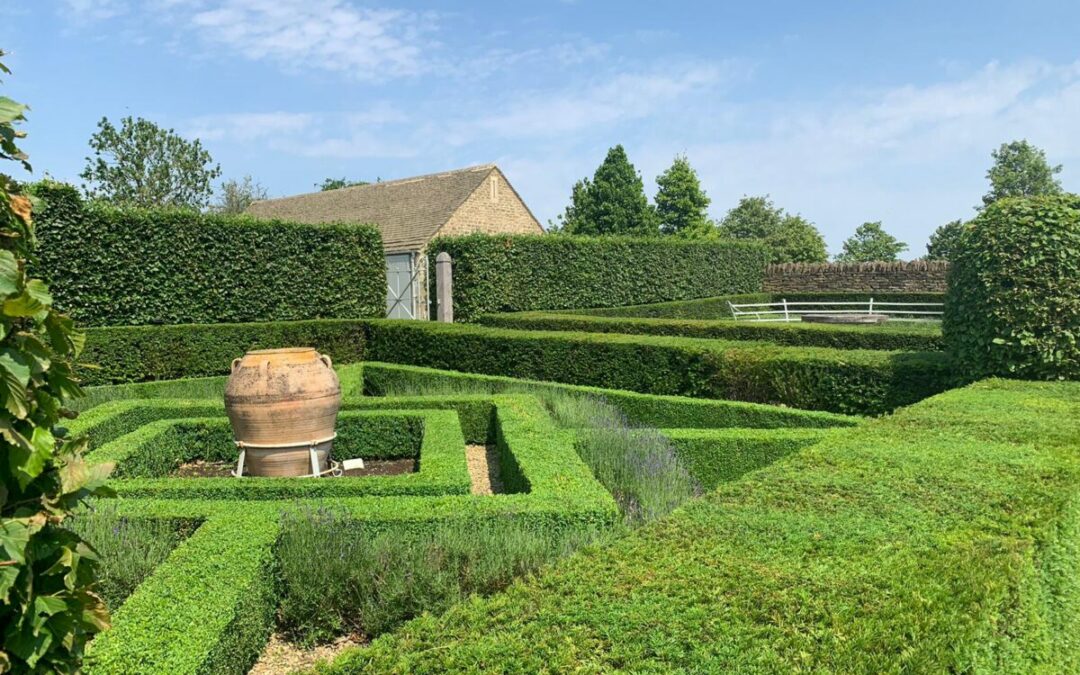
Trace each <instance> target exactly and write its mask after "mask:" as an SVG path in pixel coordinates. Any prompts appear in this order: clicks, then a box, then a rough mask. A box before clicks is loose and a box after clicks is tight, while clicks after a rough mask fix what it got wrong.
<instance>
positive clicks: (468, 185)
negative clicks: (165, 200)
mask: <svg viewBox="0 0 1080 675" xmlns="http://www.w3.org/2000/svg"><path fill="white" fill-rule="evenodd" d="M494 170H495V165H494V164H485V165H483V166H472V167H468V168H466V169H458V170H456V171H447V172H445V173H433V174H430V175H427V176H416V177H415V178H402V179H400V180H391V181H385V182H382V183H372V184H370V185H357V186H355V187H347V188H340V189H338V190H328V191H326V192H312V193H310V194H303V195H296V196H294V197H283V198H281V199H267V200H264V201H259V202H255V203H254V204H252V205H251V206H249V207H248V209H247V213H249V214H251V215H253V216H256V217H259V218H278V219H280V220H290V221H294V222H299V223H372V224H375V225H377V226H378V227H379V230H380V231H381V232H382V238H383V247H384V248H385V249H386V250H387V251H411V250H416V249H419V248H422V247H423V246H424V244H426V243H427V241H428V240H429V239H431V237H432V236H434V235H435V232H436V231H437V230H438V229H439V228H440V227H442V226H443V225H444V224H445V223H446V221H447V220H449V219H450V216H451V215H453V213H454V212H455V211H457V210H458V208H459V207H460V206H461V205H462V203H464V201H465V200H466V199H467V198H468V196H469V195H471V194H472V193H473V192H474V191H475V190H476V188H478V187H480V185H481V184H482V183H483V182H484V179H486V178H487V177H488V176H489V175H490V174H491V172H492V171H494Z"/></svg>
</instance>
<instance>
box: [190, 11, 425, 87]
mask: <svg viewBox="0 0 1080 675" xmlns="http://www.w3.org/2000/svg"><path fill="white" fill-rule="evenodd" d="M190 24H191V26H192V28H193V29H194V30H195V31H196V32H197V33H198V34H199V35H200V36H201V37H202V38H203V39H204V40H205V41H206V42H208V43H211V44H217V45H221V46H224V47H226V48H228V49H230V50H232V51H235V52H238V53H240V54H242V55H243V56H244V57H246V58H248V59H251V60H264V59H265V60H270V61H273V62H276V63H278V64H279V65H281V66H283V67H285V68H287V69H300V68H305V67H307V68H319V69H323V70H329V71H335V72H341V73H345V74H348V75H350V76H352V77H355V78H357V79H364V80H381V79H386V78H389V77H394V76H401V75H415V74H417V73H420V72H422V71H423V70H424V69H425V59H424V51H425V47H426V43H425V38H424V34H425V33H426V32H427V31H428V29H429V28H430V17H429V16H427V15H423V14H419V13H416V12H409V11H404V10H391V9H366V8H360V7H354V6H353V5H350V4H348V3H346V2H343V1H342V0H226V1H225V2H223V3H222V4H221V5H220V6H218V7H215V8H213V9H203V10H201V11H197V12H195V13H194V14H193V15H192V16H191V17H190Z"/></svg>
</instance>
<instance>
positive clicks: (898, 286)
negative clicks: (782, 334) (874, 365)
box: [763, 260, 949, 293]
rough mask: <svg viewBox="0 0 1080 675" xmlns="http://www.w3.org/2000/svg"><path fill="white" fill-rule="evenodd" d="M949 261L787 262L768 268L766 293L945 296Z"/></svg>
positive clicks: (766, 271)
mask: <svg viewBox="0 0 1080 675" xmlns="http://www.w3.org/2000/svg"><path fill="white" fill-rule="evenodd" d="M948 270H949V264H948V263H947V262H938V261H934V262H930V261H925V260H913V261H911V262H872V263H783V264H779V265H769V266H768V267H767V268H766V269H765V286H764V289H763V290H764V291H765V292H766V293H864V292H865V293H871V292H872V293H944V292H945V275H946V274H947V272H948Z"/></svg>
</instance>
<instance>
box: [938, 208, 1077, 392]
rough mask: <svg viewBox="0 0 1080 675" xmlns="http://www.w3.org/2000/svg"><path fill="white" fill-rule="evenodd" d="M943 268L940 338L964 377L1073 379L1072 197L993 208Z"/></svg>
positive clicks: (1074, 255) (1074, 210)
mask: <svg viewBox="0 0 1080 675" xmlns="http://www.w3.org/2000/svg"><path fill="white" fill-rule="evenodd" d="M951 261H952V265H951V266H950V268H949V292H948V298H947V301H946V303H945V317H944V323H943V326H942V330H943V331H944V336H945V343H946V345H947V347H948V349H949V351H950V352H951V353H952V354H953V356H954V357H956V361H957V365H958V366H959V367H960V368H962V369H963V371H964V372H966V373H967V374H968V375H969V376H970V377H984V376H986V375H1001V376H1006V377H1021V378H1028V379H1040V380H1050V379H1059V378H1061V379H1071V380H1075V379H1080V196H1078V195H1060V196H1054V197H1029V198H1015V199H1002V200H1000V201H997V202H994V203H993V204H991V205H990V206H988V207H987V208H986V210H985V211H983V212H982V213H981V214H980V215H979V217H978V218H976V219H975V220H974V221H972V222H971V223H969V224H968V225H967V226H965V227H964V229H963V232H962V234H961V236H960V238H959V241H958V242H957V246H956V248H955V250H954V251H953V252H952V254H951Z"/></svg>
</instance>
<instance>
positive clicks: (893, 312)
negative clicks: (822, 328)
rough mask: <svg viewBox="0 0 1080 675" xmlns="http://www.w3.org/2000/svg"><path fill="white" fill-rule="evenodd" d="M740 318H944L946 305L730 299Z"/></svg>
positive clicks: (784, 319) (937, 319) (751, 319)
mask: <svg viewBox="0 0 1080 675" xmlns="http://www.w3.org/2000/svg"><path fill="white" fill-rule="evenodd" d="M728 307H729V308H730V309H731V316H732V318H733V319H735V320H736V321H740V320H742V321H801V320H802V317H803V316H804V315H811V316H813V315H821V314H885V315H887V316H888V317H889V319H890V320H891V321H940V320H941V312H942V310H943V309H944V307H945V304H944V303H941V302H877V301H875V300H874V299H873V298H870V299H869V300H868V301H865V302H850V301H845V302H825V301H818V302H788V301H787V300H786V299H784V300H781V301H780V302H758V303H748V304H740V305H736V304H733V303H731V302H730V301H729V302H728Z"/></svg>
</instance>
